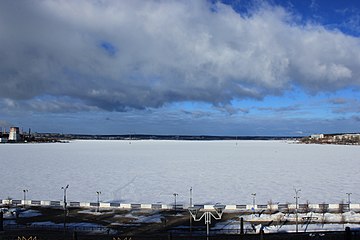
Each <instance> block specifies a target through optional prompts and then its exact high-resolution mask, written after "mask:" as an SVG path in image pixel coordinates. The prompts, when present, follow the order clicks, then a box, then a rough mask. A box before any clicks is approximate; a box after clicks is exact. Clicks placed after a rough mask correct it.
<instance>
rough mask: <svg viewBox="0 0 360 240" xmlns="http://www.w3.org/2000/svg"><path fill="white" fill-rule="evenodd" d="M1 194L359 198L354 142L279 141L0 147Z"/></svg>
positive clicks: (243, 200)
mask: <svg viewBox="0 0 360 240" xmlns="http://www.w3.org/2000/svg"><path fill="white" fill-rule="evenodd" d="M0 153H1V165H2V167H1V168H0V181H1V183H2V184H1V188H0V199H6V198H8V197H11V198H13V199H22V198H23V191H22V190H23V189H29V192H28V193H27V199H33V200H61V199H62V198H63V191H62V190H61V187H63V186H66V185H67V184H69V185H70V186H69V189H68V191H67V197H68V200H69V201H91V202H96V199H97V195H96V191H101V192H102V194H101V195H100V199H101V201H112V202H121V203H163V204H172V203H173V202H174V196H173V193H178V194H179V195H178V196H177V202H178V203H179V204H188V203H189V189H190V187H192V188H193V199H194V200H193V203H195V204H214V203H217V202H221V203H223V204H251V203H252V196H251V193H254V192H256V202H257V203H259V204H266V203H267V202H268V201H269V200H270V199H271V200H272V202H273V203H277V202H280V203H286V202H289V203H292V202H294V187H296V188H301V192H300V200H299V202H300V203H301V202H306V201H307V200H308V201H309V202H310V203H323V202H327V203H340V202H341V201H344V202H345V203H346V202H347V195H346V193H347V192H352V193H353V194H352V195H351V201H352V203H359V197H360V194H359V193H358V192H357V189H358V183H359V180H360V179H359V178H360V177H359V176H360V167H359V163H358V157H359V156H360V147H359V146H340V145H305V144H294V143H291V142H285V141H155V140H146V141H145V140H144V141H140V140H139V141H131V144H130V142H129V141H96V140H92V141H73V142H70V143H68V144H60V143H45V144H1V145H0Z"/></svg>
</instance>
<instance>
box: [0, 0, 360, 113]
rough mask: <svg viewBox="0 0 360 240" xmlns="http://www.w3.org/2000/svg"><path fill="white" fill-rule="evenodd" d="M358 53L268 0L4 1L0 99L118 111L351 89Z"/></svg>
mask: <svg viewBox="0 0 360 240" xmlns="http://www.w3.org/2000/svg"><path fill="white" fill-rule="evenodd" d="M359 52H360V39H359V38H356V37H351V36H347V35H346V34H344V33H341V32H340V31H336V30H328V29H326V28H324V27H322V26H320V25H316V24H310V23H309V24H306V25H299V24H297V23H296V18H295V17H293V16H292V15H291V13H288V12H286V10H285V9H283V8H281V7H276V6H269V5H264V6H262V7H260V8H258V9H257V10H254V11H253V12H252V13H251V14H248V15H243V16H242V15H241V14H239V13H237V12H235V11H234V10H233V9H232V8H231V7H230V6H227V5H224V4H221V3H216V4H215V5H213V4H211V3H209V2H208V1H205V0H204V1H190V0H189V1H161V0H160V1H157V0H149V1H140V0H133V1H85V0H77V1H71V0H68V1H66V0H65V1H56V0H51V1H50V0H42V1H1V2H0V56H1V57H0V84H1V88H0V98H3V99H11V100H12V101H18V100H20V101H24V100H31V101H35V102H36V105H34V106H33V108H39V109H42V111H43V109H44V107H42V106H40V105H41V101H39V100H38V99H41V98H42V96H52V97H53V98H54V99H56V101H61V99H62V98H63V97H64V98H65V102H66V104H62V103H56V102H52V103H51V106H56V110H57V111H59V109H58V108H61V106H64V108H65V107H66V106H68V103H69V99H72V101H74V102H81V104H80V103H79V104H78V105H77V106H81V107H79V108H78V109H79V111H80V109H82V110H83V109H93V108H102V109H106V110H120V111H122V110H126V109H128V108H139V109H142V108H147V107H159V106H162V105H164V104H166V103H172V102H178V101H201V102H208V103H211V104H214V105H224V106H226V105H228V104H229V102H231V100H233V99H243V98H259V99H260V98H262V97H264V96H267V95H274V94H281V93H282V92H283V91H284V90H288V89H289V88H291V87H292V86H294V85H296V86H300V87H302V88H304V89H306V90H307V91H310V92H315V93H316V92H319V91H333V90H338V89H341V88H344V87H353V86H356V87H357V86H359V83H360V78H359V76H360V72H359V71H360V56H359V54H358V53H359ZM34 99H35V100H34ZM32 105H33V104H32ZM84 105H87V106H88V107H86V106H84ZM51 106H50V107H51ZM46 107H49V104H47V105H46V106H45V108H46ZM65 109H66V108H65Z"/></svg>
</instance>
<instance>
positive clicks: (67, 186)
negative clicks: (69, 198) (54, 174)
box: [61, 184, 69, 230]
mask: <svg viewBox="0 0 360 240" xmlns="http://www.w3.org/2000/svg"><path fill="white" fill-rule="evenodd" d="M68 188H69V184H68V185H66V186H65V187H61V189H62V190H64V230H66V206H67V202H66V190H67V189H68Z"/></svg>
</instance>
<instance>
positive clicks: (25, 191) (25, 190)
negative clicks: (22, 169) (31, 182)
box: [23, 189, 29, 208]
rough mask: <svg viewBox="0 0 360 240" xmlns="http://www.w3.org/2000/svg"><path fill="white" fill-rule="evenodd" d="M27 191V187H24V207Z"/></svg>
mask: <svg viewBox="0 0 360 240" xmlns="http://www.w3.org/2000/svg"><path fill="white" fill-rule="evenodd" d="M27 192H29V190H28V189H24V190H23V193H24V208H25V201H26V193H27Z"/></svg>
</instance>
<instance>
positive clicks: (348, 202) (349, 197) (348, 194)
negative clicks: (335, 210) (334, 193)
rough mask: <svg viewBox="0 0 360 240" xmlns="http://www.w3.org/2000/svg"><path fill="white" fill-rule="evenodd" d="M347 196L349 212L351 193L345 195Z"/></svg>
mask: <svg viewBox="0 0 360 240" xmlns="http://www.w3.org/2000/svg"><path fill="white" fill-rule="evenodd" d="M346 194H347V195H348V204H349V211H350V210H351V209H350V204H351V201H350V195H351V194H352V193H346Z"/></svg>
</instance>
